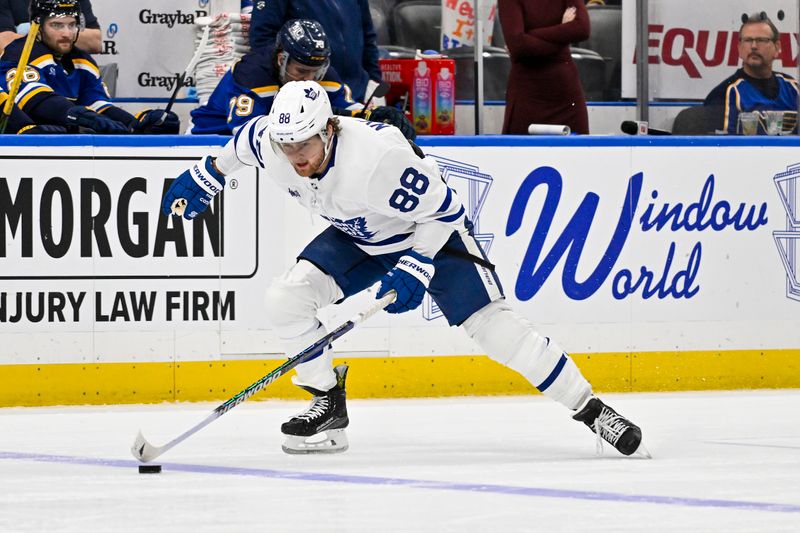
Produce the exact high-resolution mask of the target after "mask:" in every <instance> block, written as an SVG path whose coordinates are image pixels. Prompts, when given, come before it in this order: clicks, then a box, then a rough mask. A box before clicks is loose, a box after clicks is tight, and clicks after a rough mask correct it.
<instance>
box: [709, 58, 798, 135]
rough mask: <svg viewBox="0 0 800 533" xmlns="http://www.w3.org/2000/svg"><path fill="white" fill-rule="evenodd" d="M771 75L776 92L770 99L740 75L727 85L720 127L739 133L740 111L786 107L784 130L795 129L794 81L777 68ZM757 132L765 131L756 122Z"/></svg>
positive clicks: (795, 103)
mask: <svg viewBox="0 0 800 533" xmlns="http://www.w3.org/2000/svg"><path fill="white" fill-rule="evenodd" d="M774 76H775V78H776V81H777V83H778V93H777V95H776V96H775V98H772V99H770V98H768V97H767V96H765V95H764V94H763V93H761V91H759V90H758V89H757V88H756V87H754V86H753V85H752V84H751V83H750V82H748V81H747V79H746V78H739V79H738V80H736V81H735V82H733V83H732V84H731V85H729V86H728V88H727V90H726V92H725V103H724V105H725V115H724V121H723V129H725V130H727V132H728V133H731V134H735V133H741V132H740V131H739V127H738V123H739V114H740V113H741V112H743V111H787V112H788V113H787V114H786V116H785V117H784V128H783V131H785V132H790V131H794V130H795V129H796V123H795V117H796V112H797V94H798V89H797V82H796V81H795V80H793V79H791V78H789V77H788V76H784V75H783V74H781V73H779V72H776V73H775V74H774ZM758 132H759V134H764V133H766V132H765V131H764V125H763V124H759V126H758Z"/></svg>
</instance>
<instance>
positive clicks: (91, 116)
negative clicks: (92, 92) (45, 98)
mask: <svg viewBox="0 0 800 533" xmlns="http://www.w3.org/2000/svg"><path fill="white" fill-rule="evenodd" d="M67 125H68V126H75V127H79V128H87V129H90V130H92V131H94V132H95V133H108V134H112V135H120V134H123V133H128V127H127V126H125V124H123V123H122V122H117V121H116V120H111V119H110V118H108V117H104V116H103V115H100V114H97V113H95V112H94V111H92V110H91V109H89V108H87V107H83V106H80V105H76V106H73V107H71V108H70V110H69V111H67Z"/></svg>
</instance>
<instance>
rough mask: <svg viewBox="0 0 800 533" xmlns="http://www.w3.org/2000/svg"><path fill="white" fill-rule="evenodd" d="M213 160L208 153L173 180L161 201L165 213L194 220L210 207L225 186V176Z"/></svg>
mask: <svg viewBox="0 0 800 533" xmlns="http://www.w3.org/2000/svg"><path fill="white" fill-rule="evenodd" d="M212 161H213V159H212V158H211V156H208V155H207V156H206V157H204V158H203V159H202V161H200V163H198V164H196V165H195V166H193V167H192V168H190V169H188V170H184V171H183V174H181V175H180V176H178V177H177V178H176V179H175V181H173V182H172V185H170V187H169V189H168V190H167V192H166V194H164V199H163V200H162V202H161V209H162V211H164V214H165V215H178V216H182V217H183V218H185V219H186V220H192V219H193V218H194V217H196V216H197V215H199V214H200V213H202V212H203V211H205V210H206V209H207V208H208V206H209V205H210V204H211V201H212V200H213V199H214V196H216V195H217V193H219V192H221V191H222V189H223V187H225V176H223V175H222V174H220V173H219V172H218V171H217V170H216V169H215V168H214V166H213V164H212Z"/></svg>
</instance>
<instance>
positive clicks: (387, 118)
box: [356, 105, 417, 141]
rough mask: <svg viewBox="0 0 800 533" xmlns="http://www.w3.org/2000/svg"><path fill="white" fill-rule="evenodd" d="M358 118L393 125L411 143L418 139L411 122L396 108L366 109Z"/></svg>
mask: <svg viewBox="0 0 800 533" xmlns="http://www.w3.org/2000/svg"><path fill="white" fill-rule="evenodd" d="M356 117H357V118H363V119H365V120H369V121H372V122H383V123H385V124H391V125H392V126H395V127H396V128H397V129H399V130H400V131H401V132H402V133H403V136H404V137H405V138H406V139H408V140H410V141H413V140H414V139H416V138H417V130H415V129H414V126H413V125H412V124H411V122H409V120H408V119H407V118H406V116H405V115H404V114H403V112H402V111H400V110H399V109H397V108H396V107H392V106H388V105H385V106H381V107H376V108H375V109H364V110H363V111H359V113H358V114H356Z"/></svg>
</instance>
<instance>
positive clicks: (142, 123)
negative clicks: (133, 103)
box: [131, 109, 181, 135]
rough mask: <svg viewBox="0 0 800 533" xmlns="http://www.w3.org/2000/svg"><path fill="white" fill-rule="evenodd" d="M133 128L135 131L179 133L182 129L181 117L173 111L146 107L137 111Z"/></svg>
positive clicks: (162, 133) (166, 133)
mask: <svg viewBox="0 0 800 533" xmlns="http://www.w3.org/2000/svg"><path fill="white" fill-rule="evenodd" d="M131 129H132V130H133V133H143V134H147V133H151V134H156V135H159V134H160V135H177V134H178V133H179V132H180V129H181V119H180V118H178V115H176V114H175V113H173V112H172V111H169V112H167V111H164V110H163V109H145V110H144V111H139V112H138V113H136V120H135V121H134V122H133V123H131Z"/></svg>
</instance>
